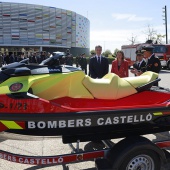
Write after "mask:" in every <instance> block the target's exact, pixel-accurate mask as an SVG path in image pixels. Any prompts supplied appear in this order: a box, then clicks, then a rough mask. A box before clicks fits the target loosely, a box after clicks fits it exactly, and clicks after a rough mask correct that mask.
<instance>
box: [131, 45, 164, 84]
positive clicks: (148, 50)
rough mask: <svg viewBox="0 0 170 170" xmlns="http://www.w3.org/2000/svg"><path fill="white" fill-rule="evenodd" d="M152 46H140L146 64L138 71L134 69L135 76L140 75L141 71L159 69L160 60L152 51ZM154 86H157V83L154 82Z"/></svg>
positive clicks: (155, 70)
mask: <svg viewBox="0 0 170 170" xmlns="http://www.w3.org/2000/svg"><path fill="white" fill-rule="evenodd" d="M153 50H154V47H153V46H145V47H143V48H142V52H143V55H144V57H145V58H146V60H147V62H146V66H145V67H144V68H143V69H142V70H141V71H139V72H138V70H137V69H136V70H135V72H134V73H135V74H136V75H137V76H139V75H141V74H142V73H143V72H146V71H152V72H155V73H159V72H160V70H161V62H160V60H159V58H158V57H156V56H155V54H154V53H153ZM154 85H155V86H158V83H155V84H154Z"/></svg>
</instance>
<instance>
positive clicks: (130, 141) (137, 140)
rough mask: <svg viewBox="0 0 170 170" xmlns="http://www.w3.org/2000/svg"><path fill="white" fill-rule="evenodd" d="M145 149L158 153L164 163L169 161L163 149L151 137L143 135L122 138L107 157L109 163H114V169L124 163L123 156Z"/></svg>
mask: <svg viewBox="0 0 170 170" xmlns="http://www.w3.org/2000/svg"><path fill="white" fill-rule="evenodd" d="M143 150H147V151H149V152H153V153H156V155H157V156H158V157H159V159H160V160H161V161H162V162H163V163H166V162H167V160H166V156H165V153H164V152H163V150H162V149H160V148H159V147H158V146H156V145H155V144H154V143H152V142H151V141H150V140H149V139H147V138H145V137H141V136H133V137H127V138H125V139H123V140H121V141H120V142H118V143H117V144H116V145H114V147H113V148H112V149H111V150H110V151H109V152H108V153H107V155H106V159H107V160H108V162H109V164H111V165H114V169H115V168H116V169H119V166H120V165H121V164H122V163H123V162H122V161H123V158H125V157H126V156H127V157H128V154H129V152H133V151H143ZM115 165H116V167H115Z"/></svg>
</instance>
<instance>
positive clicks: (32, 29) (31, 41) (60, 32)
mask: <svg viewBox="0 0 170 170" xmlns="http://www.w3.org/2000/svg"><path fill="white" fill-rule="evenodd" d="M0 23H1V24H0V46H1V47H2V46H8V45H10V46H12V45H13V46H43V47H46V46H47V47H50V46H56V47H61V48H62V47H63V48H72V47H81V48H89V46H90V45H89V42H90V39H89V38H90V33H89V29H90V22H89V20H88V19H87V18H85V17H83V16H81V15H79V14H77V13H75V12H73V11H68V10H64V9H59V8H54V7H47V6H41V5H30V4H22V3H8V2H0Z"/></svg>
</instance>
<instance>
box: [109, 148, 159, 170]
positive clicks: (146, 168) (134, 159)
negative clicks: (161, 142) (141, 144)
mask: <svg viewBox="0 0 170 170" xmlns="http://www.w3.org/2000/svg"><path fill="white" fill-rule="evenodd" d="M115 167H117V165H113V167H112V168H113V169H115ZM119 169H120V170H122V169H124V170H160V159H159V157H158V155H157V154H156V153H155V152H153V151H149V150H143V151H138V152H136V151H133V152H129V154H128V155H127V156H126V157H125V158H124V159H122V164H121V165H120V166H119Z"/></svg>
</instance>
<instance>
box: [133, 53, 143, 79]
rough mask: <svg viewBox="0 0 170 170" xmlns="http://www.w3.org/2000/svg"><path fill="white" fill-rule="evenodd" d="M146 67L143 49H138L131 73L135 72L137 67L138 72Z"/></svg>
mask: <svg viewBox="0 0 170 170" xmlns="http://www.w3.org/2000/svg"><path fill="white" fill-rule="evenodd" d="M145 67H146V61H145V59H144V57H143V53H142V50H137V51H136V62H135V63H134V64H133V69H132V70H131V73H134V72H135V69H137V70H138V72H139V71H142V70H143V69H144V68H145ZM135 76H136V74H135Z"/></svg>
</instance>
